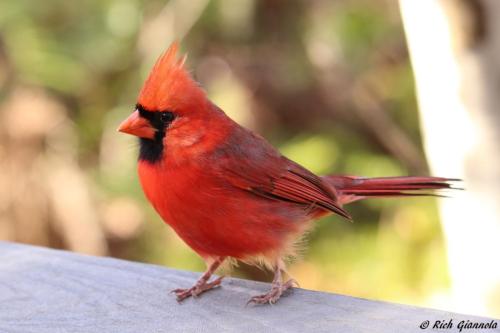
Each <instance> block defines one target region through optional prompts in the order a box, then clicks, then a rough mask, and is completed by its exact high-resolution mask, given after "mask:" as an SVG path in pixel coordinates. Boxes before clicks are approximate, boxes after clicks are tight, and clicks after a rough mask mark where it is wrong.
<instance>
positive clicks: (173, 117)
mask: <svg viewBox="0 0 500 333" xmlns="http://www.w3.org/2000/svg"><path fill="white" fill-rule="evenodd" d="M177 50H178V44H177V43H175V42H174V43H173V44H172V45H171V46H170V47H169V49H168V50H167V51H166V52H165V53H164V54H163V55H162V56H161V57H160V58H159V59H158V61H157V62H156V64H155V66H154V67H153V70H152V71H151V73H150V75H149V77H148V79H147V80H146V82H145V84H144V86H143V88H142V90H141V92H140V94H139V98H138V102H137V105H136V108H135V111H134V112H133V113H132V114H131V115H130V116H129V117H128V118H127V119H126V120H125V121H124V122H123V123H122V124H121V125H120V127H119V129H118V130H119V131H121V132H124V133H128V134H132V135H135V136H137V137H139V140H140V151H139V162H138V164H139V167H138V172H139V178H140V182H141V185H142V188H143V190H144V193H145V195H146V197H147V198H148V200H149V201H150V202H151V204H152V205H153V206H154V208H155V209H156V211H157V212H158V213H159V214H160V216H161V217H162V219H163V220H164V221H165V222H166V223H168V224H169V225H170V226H171V227H172V228H173V229H174V230H175V232H176V233H177V234H178V235H179V236H180V237H181V238H182V239H183V240H184V241H185V242H186V243H187V244H188V245H189V246H190V247H191V248H192V249H193V250H194V251H196V253H198V254H199V255H200V256H201V257H202V258H203V259H204V261H205V262H206V265H207V270H206V271H205V273H204V274H203V275H202V276H201V278H200V279H199V280H198V281H197V282H196V283H195V284H194V286H193V287H191V288H187V289H176V290H174V292H175V294H176V295H177V299H178V300H179V301H182V300H184V299H186V298H188V297H190V296H198V295H200V294H201V293H203V292H205V291H207V290H209V289H212V288H214V287H217V286H219V285H220V283H221V280H222V277H219V278H217V279H215V280H214V281H211V282H209V281H210V277H211V275H212V274H213V273H214V271H215V270H216V269H217V268H218V267H219V266H220V265H221V264H222V263H223V262H224V261H225V260H226V259H229V258H233V259H236V260H242V261H245V262H250V263H254V264H258V263H264V264H265V265H267V266H268V267H271V268H272V269H273V270H274V274H275V275H274V279H273V283H272V287H271V289H270V290H269V292H268V293H266V294H264V295H259V296H255V297H252V298H251V299H250V301H249V302H253V303H258V304H264V303H275V302H276V301H277V300H278V299H279V298H280V296H281V295H282V293H283V292H284V291H285V290H287V289H289V288H291V287H292V286H293V285H294V283H295V282H294V280H288V281H284V280H282V279H283V274H284V273H285V264H284V262H283V258H284V257H286V256H287V255H290V254H291V251H292V249H293V244H294V242H295V241H296V240H297V238H299V237H300V236H301V235H302V234H303V233H304V232H305V231H306V230H307V229H308V228H309V227H310V226H311V224H312V221H313V220H315V219H317V218H319V217H322V216H325V215H328V214H331V213H334V214H338V215H340V216H342V217H344V218H346V219H351V217H350V216H349V214H348V213H347V212H346V211H345V210H344V208H343V206H344V205H345V204H347V203H351V202H353V201H357V200H361V199H365V198H369V197H393V196H407V195H427V193H422V192H419V191H421V190H438V189H445V188H451V185H450V181H452V179H446V178H435V177H394V178H371V179H368V178H362V177H351V176H349V177H347V176H317V175H315V174H314V173H312V172H311V171H309V170H307V169H306V168H304V167H302V166H301V165H299V164H297V163H295V162H293V161H291V160H289V159H288V158H286V157H284V156H282V155H281V154H280V153H279V152H278V151H277V150H276V149H275V148H274V147H273V146H271V145H270V144H269V143H268V142H267V141H266V140H265V139H263V138H262V137H260V136H258V135H256V134H255V133H252V132H251V131H249V130H248V129H245V128H243V127H242V126H240V125H239V124H237V123H235V122H234V121H233V120H231V119H230V118H229V117H228V116H226V114H225V113H224V112H223V111H222V110H221V109H219V108H218V107H217V106H216V105H215V104H213V103H212V102H211V101H210V100H209V99H208V98H207V96H206V94H205V92H204V91H203V90H202V89H201V88H200V87H199V85H198V84H197V83H196V82H195V81H194V80H193V79H192V77H191V76H190V75H189V73H188V72H187V71H186V69H185V68H184V62H185V56H184V57H182V58H181V59H177Z"/></svg>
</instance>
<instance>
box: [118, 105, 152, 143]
mask: <svg viewBox="0 0 500 333" xmlns="http://www.w3.org/2000/svg"><path fill="white" fill-rule="evenodd" d="M118 131H119V132H123V133H127V134H132V135H135V136H138V137H140V138H145V139H154V137H155V132H156V130H155V129H154V128H153V127H152V126H151V124H150V123H149V121H148V120H147V119H144V118H142V117H141V116H140V115H139V111H137V110H135V111H134V112H133V113H132V114H131V115H130V116H129V117H128V118H127V119H125V120H124V121H123V122H122V123H121V124H120V127H118Z"/></svg>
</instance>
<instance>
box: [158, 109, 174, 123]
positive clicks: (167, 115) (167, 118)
mask: <svg viewBox="0 0 500 333" xmlns="http://www.w3.org/2000/svg"><path fill="white" fill-rule="evenodd" d="M174 118H175V116H174V114H173V113H172V112H170V111H165V112H161V113H160V119H161V121H162V122H163V123H165V124H168V123H170V122H172V121H173V120H174Z"/></svg>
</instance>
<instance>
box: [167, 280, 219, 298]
mask: <svg viewBox="0 0 500 333" xmlns="http://www.w3.org/2000/svg"><path fill="white" fill-rule="evenodd" d="M223 278H224V276H220V277H218V278H217V279H215V280H213V281H212V282H202V283H196V284H195V285H194V286H193V287H191V288H187V289H182V288H178V289H174V290H172V291H171V293H174V294H175V296H176V297H177V302H179V303H180V302H182V301H183V300H185V299H186V298H189V297H191V296H192V297H198V296H199V295H201V294H202V293H204V292H205V291H207V290H210V289H213V288H217V287H219V286H220V284H221V282H222V279H223Z"/></svg>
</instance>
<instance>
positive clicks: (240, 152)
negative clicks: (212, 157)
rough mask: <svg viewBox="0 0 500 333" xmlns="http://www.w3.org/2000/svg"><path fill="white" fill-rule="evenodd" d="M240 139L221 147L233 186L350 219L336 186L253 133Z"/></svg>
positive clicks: (220, 151)
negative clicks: (339, 198)
mask: <svg viewBox="0 0 500 333" xmlns="http://www.w3.org/2000/svg"><path fill="white" fill-rule="evenodd" d="M247 133H249V132H247ZM237 141H238V144H229V145H227V146H226V147H227V148H226V149H222V150H219V162H222V163H221V164H220V165H223V168H224V170H223V173H224V178H225V179H226V180H227V181H229V182H230V183H231V185H233V186H236V187H239V188H241V189H244V190H247V191H250V192H252V193H255V194H257V195H260V196H262V197H266V198H269V199H274V200H283V201H287V202H294V203H297V204H302V205H305V206H308V207H318V208H322V209H324V210H328V211H332V212H334V213H336V214H339V215H341V216H343V217H345V218H347V219H351V217H350V215H349V214H348V213H347V212H346V211H345V210H344V209H342V207H341V206H340V204H339V202H338V200H337V195H336V193H335V189H334V188H332V187H331V186H329V185H328V184H326V183H324V182H323V180H322V179H321V178H320V177H318V176H316V175H315V174H313V173H312V172H310V171H309V170H307V169H305V168H303V167H302V166H300V165H298V164H297V163H295V162H293V161H291V160H289V159H287V158H286V157H283V156H281V154H279V152H277V151H276V150H275V149H274V148H273V147H272V146H271V145H270V144H268V143H267V142H266V141H265V140H264V139H262V138H260V137H258V136H256V135H254V134H253V133H252V137H248V136H247V138H246V140H244V141H241V140H237ZM233 143H234V142H233Z"/></svg>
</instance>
